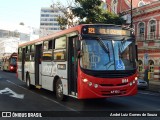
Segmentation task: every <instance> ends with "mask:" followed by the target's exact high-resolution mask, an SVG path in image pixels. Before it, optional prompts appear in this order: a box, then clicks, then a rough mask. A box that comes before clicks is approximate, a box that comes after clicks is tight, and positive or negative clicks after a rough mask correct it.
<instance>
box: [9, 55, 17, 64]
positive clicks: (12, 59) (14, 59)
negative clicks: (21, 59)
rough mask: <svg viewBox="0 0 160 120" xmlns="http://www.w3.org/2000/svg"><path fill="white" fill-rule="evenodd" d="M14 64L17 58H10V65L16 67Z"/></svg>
mask: <svg viewBox="0 0 160 120" xmlns="http://www.w3.org/2000/svg"><path fill="white" fill-rule="evenodd" d="M16 62H17V58H14V57H13V58H11V61H10V64H11V65H16Z"/></svg>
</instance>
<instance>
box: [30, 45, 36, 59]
mask: <svg viewBox="0 0 160 120" xmlns="http://www.w3.org/2000/svg"><path fill="white" fill-rule="evenodd" d="M34 48H35V47H34V45H31V46H30V61H34V53H35V52H34V51H35V50H34Z"/></svg>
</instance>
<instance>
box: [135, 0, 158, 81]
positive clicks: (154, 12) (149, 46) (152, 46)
mask: <svg viewBox="0 0 160 120" xmlns="http://www.w3.org/2000/svg"><path fill="white" fill-rule="evenodd" d="M159 13H160V1H156V2H152V3H150V4H147V5H144V6H141V7H137V8H135V9H133V24H134V29H135V36H136V41H137V45H138V59H139V61H138V64H139V66H138V71H139V77H142V78H143V76H144V71H145V69H147V68H148V69H149V72H150V73H149V77H150V79H151V80H160V14H159Z"/></svg>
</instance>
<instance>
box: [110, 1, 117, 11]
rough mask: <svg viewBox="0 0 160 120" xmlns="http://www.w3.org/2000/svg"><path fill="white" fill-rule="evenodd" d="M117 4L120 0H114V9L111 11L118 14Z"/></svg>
mask: <svg viewBox="0 0 160 120" xmlns="http://www.w3.org/2000/svg"><path fill="white" fill-rule="evenodd" d="M117 5H118V0H112V5H111V6H112V10H111V12H113V13H115V14H117Z"/></svg>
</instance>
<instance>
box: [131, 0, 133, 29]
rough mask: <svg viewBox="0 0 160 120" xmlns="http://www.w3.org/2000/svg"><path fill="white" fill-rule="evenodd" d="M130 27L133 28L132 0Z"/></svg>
mask: <svg viewBox="0 0 160 120" xmlns="http://www.w3.org/2000/svg"><path fill="white" fill-rule="evenodd" d="M131 28H133V14H132V0H131Z"/></svg>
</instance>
